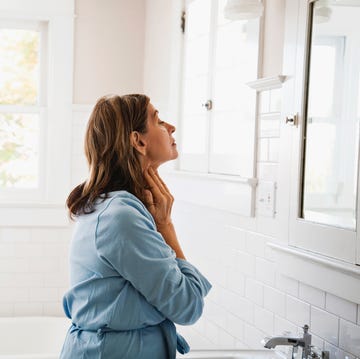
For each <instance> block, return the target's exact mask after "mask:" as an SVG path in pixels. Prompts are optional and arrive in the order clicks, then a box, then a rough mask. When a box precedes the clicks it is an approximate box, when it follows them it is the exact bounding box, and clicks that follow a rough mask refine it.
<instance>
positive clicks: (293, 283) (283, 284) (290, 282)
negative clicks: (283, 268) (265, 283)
mask: <svg viewBox="0 0 360 359" xmlns="http://www.w3.org/2000/svg"><path fill="white" fill-rule="evenodd" d="M275 281H276V288H277V289H279V290H281V291H282V292H285V293H286V294H290V295H292V296H294V297H297V296H298V293H299V282H298V281H297V280H295V279H292V278H289V277H286V276H284V275H282V274H281V273H279V272H277V273H276V279H275Z"/></svg>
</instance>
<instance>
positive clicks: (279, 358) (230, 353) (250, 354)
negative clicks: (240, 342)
mask: <svg viewBox="0 0 360 359" xmlns="http://www.w3.org/2000/svg"><path fill="white" fill-rule="evenodd" d="M176 358H177V359H180V358H184V359H284V358H286V357H285V356H284V355H283V354H281V353H279V352H276V351H273V350H191V351H190V353H188V354H185V355H181V354H178V355H177V356H176Z"/></svg>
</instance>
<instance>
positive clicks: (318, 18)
mask: <svg viewBox="0 0 360 359" xmlns="http://www.w3.org/2000/svg"><path fill="white" fill-rule="evenodd" d="M331 14H332V10H331V8H330V7H328V6H322V7H318V8H315V11H314V21H315V23H316V24H321V23H324V22H328V21H329V20H330V18H331Z"/></svg>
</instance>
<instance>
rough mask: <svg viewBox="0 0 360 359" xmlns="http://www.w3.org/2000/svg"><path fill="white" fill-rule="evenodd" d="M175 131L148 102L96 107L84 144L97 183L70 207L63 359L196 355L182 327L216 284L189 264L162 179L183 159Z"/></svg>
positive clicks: (119, 100)
mask: <svg viewBox="0 0 360 359" xmlns="http://www.w3.org/2000/svg"><path fill="white" fill-rule="evenodd" d="M174 131H175V127H174V126H172V125H170V124H168V123H166V122H164V121H161V120H160V118H159V115H158V111H157V110H156V109H155V108H154V106H153V105H152V104H151V103H150V101H149V98H148V97H147V96H145V95H126V96H121V97H120V96H110V97H103V98H101V99H100V100H99V101H98V102H97V104H96V105H95V108H94V110H93V112H92V114H91V116H90V119H89V123H88V126H87V131H86V137H85V153H86V157H87V160H88V164H89V177H88V179H87V181H85V182H84V183H82V184H80V185H79V186H77V187H76V188H75V189H74V190H73V191H72V192H71V193H70V195H69V197H68V200H67V205H68V208H69V211H70V215H71V217H72V218H74V217H76V220H77V221H76V222H77V223H76V227H75V232H74V236H73V239H72V242H71V249H70V277H71V278H70V279H71V289H70V290H69V291H68V292H67V293H66V294H65V296H64V300H63V305H64V310H65V313H66V315H67V316H68V317H69V318H70V319H71V320H72V325H71V328H70V329H69V332H68V334H67V336H66V339H65V343H64V346H63V349H62V353H61V358H62V359H68V358H69V359H75V358H76V359H80V358H86V359H92V358H104V359H112V358H114V359H120V358H121V359H123V358H129V359H137V358H139V359H140V358H141V359H145V358H146V359H147V358H149V359H150V358H151V359H170V358H175V356H176V348H177V349H178V350H179V351H180V352H183V353H184V352H187V351H188V350H189V348H188V345H187V343H186V341H185V340H184V339H183V338H182V337H181V336H179V335H177V334H176V329H175V325H174V323H178V324H182V325H187V324H192V323H194V322H195V321H196V320H197V319H198V318H199V317H200V315H201V313H202V309H203V305H204V302H203V297H204V296H205V295H206V294H207V293H208V291H209V290H210V288H211V285H210V283H209V282H208V281H207V280H206V278H205V277H204V276H203V275H202V274H201V273H200V272H199V271H198V270H197V269H196V268H195V267H194V266H193V265H191V264H190V263H189V262H187V261H186V259H185V256H184V253H183V251H182V249H181V246H180V243H179V241H178V239H177V237H176V232H175V229H174V226H173V224H172V222H171V208H172V204H173V197H172V195H171V194H170V192H169V190H168V188H167V187H166V185H165V183H164V182H163V181H162V180H161V178H160V177H159V174H158V172H157V168H158V167H159V166H160V165H161V164H162V163H164V162H166V161H169V160H173V159H175V158H177V156H178V153H177V149H176V144H175V140H174V139H173V137H172V133H173V132H174Z"/></svg>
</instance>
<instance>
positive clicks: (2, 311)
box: [0, 301, 14, 317]
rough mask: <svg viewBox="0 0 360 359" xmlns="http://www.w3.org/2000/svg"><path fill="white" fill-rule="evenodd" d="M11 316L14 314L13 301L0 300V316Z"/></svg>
mask: <svg viewBox="0 0 360 359" xmlns="http://www.w3.org/2000/svg"><path fill="white" fill-rule="evenodd" d="M12 316H14V303H13V302H12V301H9V302H1V305H0V317H12Z"/></svg>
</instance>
